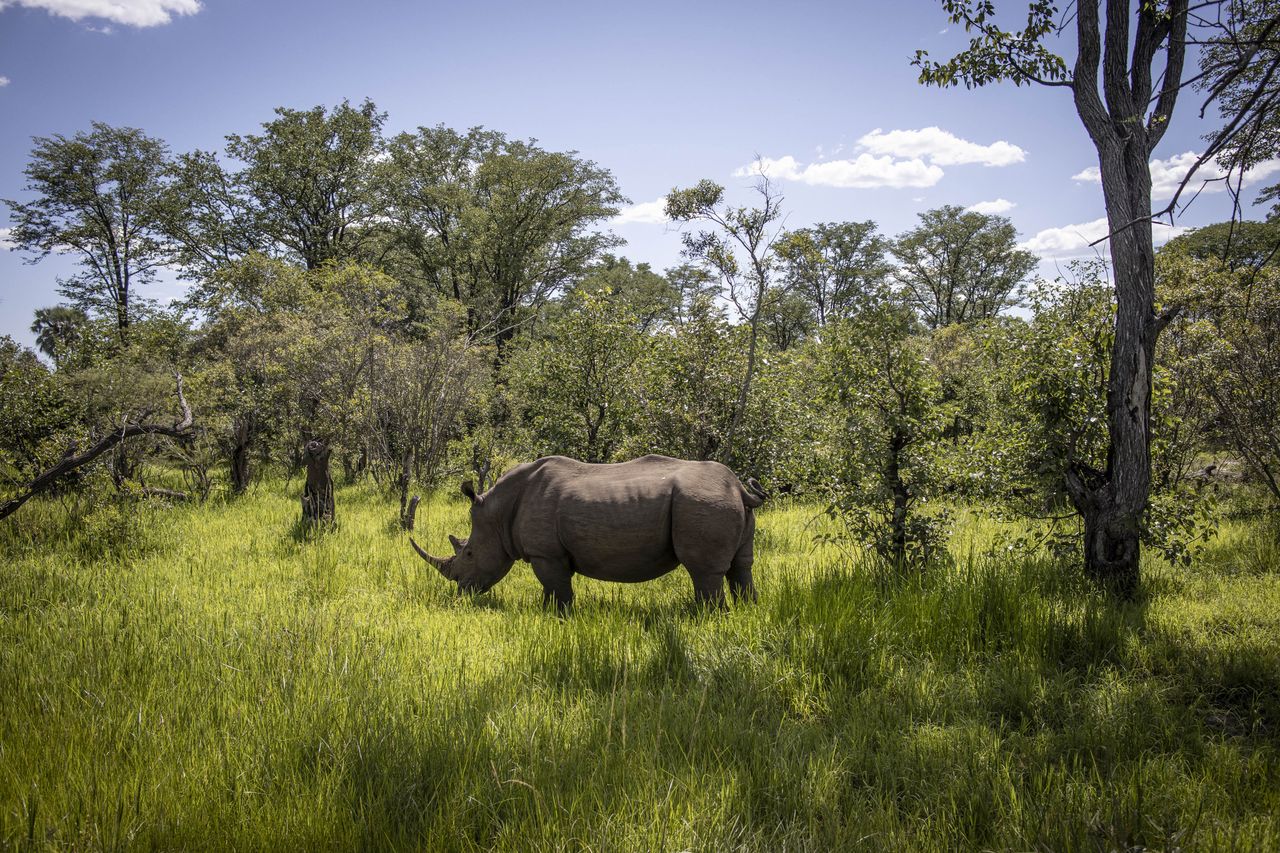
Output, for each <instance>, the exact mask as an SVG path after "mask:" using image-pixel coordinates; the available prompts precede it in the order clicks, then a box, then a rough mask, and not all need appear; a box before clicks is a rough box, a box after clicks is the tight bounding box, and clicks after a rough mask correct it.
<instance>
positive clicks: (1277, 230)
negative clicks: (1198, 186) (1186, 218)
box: [1160, 220, 1280, 270]
mask: <svg viewBox="0 0 1280 853" xmlns="http://www.w3.org/2000/svg"><path fill="white" fill-rule="evenodd" d="M1160 254H1161V255H1172V254H1182V255H1186V256H1188V257H1191V258H1195V259H1197V260H1201V261H1209V260H1217V261H1221V262H1223V263H1224V264H1226V266H1227V268H1228V269H1249V270H1260V269H1262V268H1263V267H1265V266H1270V265H1273V264H1280V220H1270V221H1268V222H1251V221H1248V220H1245V221H1240V222H1217V223H1214V224H1213V225H1205V226H1204V227H1202V228H1194V229H1192V230H1191V231H1189V232H1187V233H1186V234H1179V235H1178V236H1177V237H1174V238H1173V239H1172V240H1170V241H1169V242H1168V243H1166V244H1165V245H1164V246H1163V247H1161V249H1160Z"/></svg>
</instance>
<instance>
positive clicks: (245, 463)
mask: <svg viewBox="0 0 1280 853" xmlns="http://www.w3.org/2000/svg"><path fill="white" fill-rule="evenodd" d="M254 426H255V419H254V415H253V412H245V413H244V414H242V415H240V416H239V417H237V418H236V419H235V422H234V423H233V424H232V426H231V442H232V444H231V492H232V494H236V495H240V494H244V492H245V490H246V489H248V488H249V480H250V471H249V446H250V442H251V441H252V440H253V433H254Z"/></svg>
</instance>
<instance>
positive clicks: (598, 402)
mask: <svg viewBox="0 0 1280 853" xmlns="http://www.w3.org/2000/svg"><path fill="white" fill-rule="evenodd" d="M566 302H567V303H568V305H567V306H566V308H567V310H566V311H564V312H563V313H562V314H560V315H559V316H558V317H557V318H556V319H555V320H553V321H552V322H550V323H548V324H547V327H546V328H545V329H544V330H543V334H544V335H545V337H543V338H540V339H531V340H529V341H528V343H527V345H526V346H525V347H524V348H523V349H521V350H520V351H518V352H516V353H515V354H513V355H512V356H511V357H510V358H509V359H508V360H507V362H506V364H505V365H504V368H505V369H504V373H505V374H506V377H507V382H508V388H509V389H510V393H511V396H512V398H513V402H514V407H515V409H516V410H517V412H518V415H517V417H519V418H521V419H522V420H523V421H524V423H525V425H526V427H527V429H528V430H529V433H530V436H531V443H532V445H533V446H532V448H531V450H532V451H533V452H534V454H535V455H538V456H545V455H550V454H563V455H566V456H573V457H575V458H577V459H582V460H583V461H586V462H611V461H615V456H616V454H617V453H618V451H619V450H620V449H621V448H622V447H623V446H624V445H625V444H626V443H627V440H628V439H629V438H630V436H631V435H632V434H634V432H635V421H636V416H637V410H638V405H637V403H638V401H637V398H636V390H637V389H638V388H640V387H641V385H642V376H643V373H644V364H643V362H644V360H645V355H646V352H645V349H646V341H645V338H644V336H643V335H642V334H641V333H640V331H639V330H638V329H637V318H636V316H635V314H634V313H633V312H632V311H631V310H630V309H629V307H628V306H627V305H625V304H622V303H620V302H615V301H613V300H611V299H610V298H609V293H608V291H594V292H593V291H587V290H576V291H574V292H573V293H571V294H569V296H568V297H566Z"/></svg>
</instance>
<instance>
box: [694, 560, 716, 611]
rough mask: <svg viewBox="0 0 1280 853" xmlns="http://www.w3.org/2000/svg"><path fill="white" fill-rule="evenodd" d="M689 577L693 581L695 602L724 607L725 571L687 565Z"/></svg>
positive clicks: (702, 605)
mask: <svg viewBox="0 0 1280 853" xmlns="http://www.w3.org/2000/svg"><path fill="white" fill-rule="evenodd" d="M685 568H686V569H687V570H688V571H689V578H690V580H692V581H693V603H694V605H696V606H698V607H708V608H711V607H714V608H716V609H717V610H721V609H724V607H725V601H724V575H725V573H724V572H723V571H716V570H715V569H710V568H704V567H700V566H690V565H686V566H685Z"/></svg>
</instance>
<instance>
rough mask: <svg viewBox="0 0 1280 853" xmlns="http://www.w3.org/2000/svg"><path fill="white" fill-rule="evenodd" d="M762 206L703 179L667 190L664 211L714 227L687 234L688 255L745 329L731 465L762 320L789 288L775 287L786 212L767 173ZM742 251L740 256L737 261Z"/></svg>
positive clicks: (727, 455) (728, 441)
mask: <svg viewBox="0 0 1280 853" xmlns="http://www.w3.org/2000/svg"><path fill="white" fill-rule="evenodd" d="M755 189H756V193H757V195H759V197H760V205H761V206H760V207H733V206H731V205H728V204H725V201H724V187H722V186H720V185H719V184H717V183H715V182H714V181H709V180H702V181H699V182H698V183H697V184H696V185H695V186H693V187H690V188H689V189H684V190H682V189H678V188H676V189H673V190H671V192H669V193H667V203H666V215H667V217H668V218H669V219H671V220H673V221H675V222H685V223H688V222H706V223H709V224H710V225H712V226H713V227H714V228H715V229H716V230H714V231H698V232H693V233H691V232H687V231H686V232H684V233H682V234H681V235H680V236H681V239H682V240H683V242H684V250H683V254H684V256H685V257H687V258H689V259H690V260H692V261H695V262H697V263H699V264H701V265H702V266H704V267H705V268H706V269H707V270H708V271H709V272H712V273H713V274H714V275H716V276H717V277H718V278H719V279H720V283H721V287H722V288H723V292H724V295H725V296H726V297H727V298H728V300H729V302H730V303H731V304H732V305H733V306H734V308H735V309H736V310H737V312H738V317H739V319H740V320H741V321H742V322H743V323H744V324H746V327H747V360H746V364H745V366H744V368H743V371H742V376H741V378H740V379H739V380H738V399H737V402H736V403H735V404H734V407H733V418H732V420H731V421H730V422H729V431H728V433H727V434H726V436H725V439H724V444H723V445H722V446H721V448H720V452H721V460H722V461H724V462H726V463H728V464H732V461H733V452H734V439H735V435H736V433H737V431H738V427H739V426H740V425H741V423H742V416H743V414H744V413H745V412H746V409H747V399H748V397H749V395H750V393H751V382H752V379H754V377H755V372H756V351H757V349H758V347H759V343H760V324H761V320H762V318H763V317H764V316H765V314H766V312H767V311H768V309H769V306H770V303H771V302H772V301H774V300H777V299H778V298H780V297H782V296H783V295H785V294H786V293H787V292H788V290H789V288H787V287H775V286H774V284H773V277H774V271H775V269H776V267H777V264H778V257H777V252H776V247H777V243H778V237H779V229H778V227H777V226H776V224H775V223H776V222H777V220H778V218H779V217H780V216H781V215H782V196H781V195H779V194H778V192H777V190H776V189H775V188H774V186H773V184H772V183H770V181H769V179H768V177H766V176H763V175H762V176H761V177H760V180H759V181H758V182H757V183H756V187H755ZM739 252H741V253H742V260H739Z"/></svg>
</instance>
